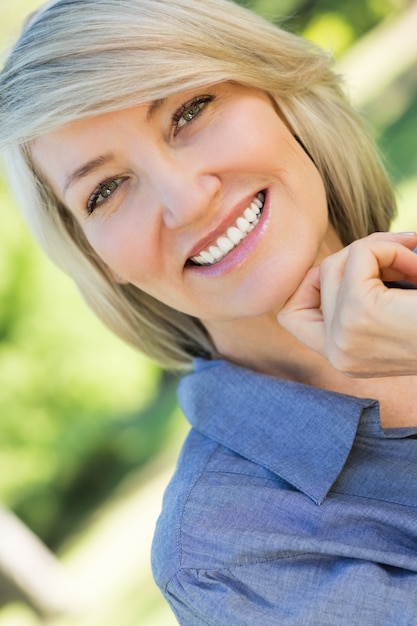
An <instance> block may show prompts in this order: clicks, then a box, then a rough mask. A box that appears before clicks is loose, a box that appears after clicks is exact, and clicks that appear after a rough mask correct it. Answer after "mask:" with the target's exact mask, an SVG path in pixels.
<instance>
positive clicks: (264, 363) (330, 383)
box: [208, 313, 417, 428]
mask: <svg viewBox="0 0 417 626" xmlns="http://www.w3.org/2000/svg"><path fill="white" fill-rule="evenodd" d="M229 324H231V325H232V326H231V327H229ZM232 329H233V330H232ZM208 330H209V332H210V333H211V334H212V337H213V338H214V340H215V343H216V346H217V349H218V351H219V353H220V354H221V355H222V356H224V358H226V359H227V360H229V361H231V362H233V363H235V364H237V365H240V366H242V367H246V368H248V369H251V370H254V371H257V372H261V373H263V374H268V375H272V376H276V377H277V378H284V379H287V380H292V381H295V382H299V383H303V384H306V385H311V386H313V387H318V388H320V389H327V390H328V391H335V392H338V393H344V394H348V395H354V396H359V397H363V398H372V399H375V400H378V401H379V403H380V409H381V424H382V426H383V427H384V428H399V427H407V426H417V384H416V383H417V376H416V377H410V376H402V377H385V378H366V379H358V378H350V377H348V376H345V375H344V374H342V373H341V372H339V371H337V370H335V369H334V368H333V367H332V366H331V365H330V363H329V362H328V361H327V360H326V359H324V358H323V357H321V356H320V355H318V354H316V353H315V352H313V351H312V350H310V349H309V348H307V347H306V346H304V345H303V344H301V343H300V342H299V341H298V340H296V339H295V338H294V337H293V336H292V335H290V334H289V333H288V332H287V331H285V330H284V329H283V328H282V327H281V326H280V325H279V324H278V322H277V320H276V315H275V313H270V314H268V315H263V316H260V317H255V318H248V319H242V320H234V321H233V322H230V323H228V322H222V323H219V324H216V325H215V326H214V325H213V326H211V327H210V328H208ZM410 378H411V381H410ZM410 382H412V383H413V384H410ZM414 389H416V391H415V392H414V391H413V390H414Z"/></svg>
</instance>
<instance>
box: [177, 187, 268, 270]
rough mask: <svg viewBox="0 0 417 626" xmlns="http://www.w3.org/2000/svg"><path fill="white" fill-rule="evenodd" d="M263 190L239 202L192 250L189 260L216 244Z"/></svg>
mask: <svg viewBox="0 0 417 626" xmlns="http://www.w3.org/2000/svg"><path fill="white" fill-rule="evenodd" d="M260 191H261V190H260V189H258V191H255V192H254V193H252V194H251V195H248V196H246V198H244V199H243V200H241V201H240V202H239V204H237V205H236V206H235V207H234V208H233V211H231V212H230V213H228V214H227V216H226V217H224V218H223V219H222V220H221V222H220V223H219V224H218V225H217V226H216V227H215V228H213V229H212V230H211V231H210V232H209V233H207V234H206V235H204V237H202V238H201V239H200V240H199V241H198V242H197V243H196V244H195V245H194V246H193V248H192V249H191V251H190V252H189V253H188V257H187V258H188V259H191V258H192V257H193V256H197V255H198V254H199V253H200V252H201V251H202V250H205V249H206V248H207V246H208V245H209V244H210V245H211V244H213V243H215V242H216V240H217V239H218V238H219V237H220V236H221V235H223V233H225V232H226V231H227V229H228V228H229V227H230V226H233V225H234V223H235V222H236V220H237V218H238V217H239V216H240V215H242V213H243V211H244V210H245V209H247V208H248V207H250V205H251V203H252V200H253V199H254V198H255V197H256V195H257V194H258V193H259V192H260Z"/></svg>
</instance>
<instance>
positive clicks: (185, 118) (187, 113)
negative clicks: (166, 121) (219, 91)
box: [172, 95, 214, 135]
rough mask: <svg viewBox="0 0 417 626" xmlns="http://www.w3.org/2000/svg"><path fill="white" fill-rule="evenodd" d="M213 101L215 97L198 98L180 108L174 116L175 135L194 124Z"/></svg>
mask: <svg viewBox="0 0 417 626" xmlns="http://www.w3.org/2000/svg"><path fill="white" fill-rule="evenodd" d="M213 100H214V96H210V95H205V96H198V97H197V98H194V99H193V100H191V101H190V102H186V103H184V104H183V105H182V106H180V108H179V109H178V111H176V112H175V113H174V115H173V116H172V126H173V128H174V135H176V134H177V133H178V132H179V131H180V130H181V128H183V127H184V126H187V125H188V124H190V123H191V122H193V121H194V120H195V118H196V117H198V115H200V113H201V111H202V110H203V109H204V107H205V106H206V104H207V103H208V102H212V101H213Z"/></svg>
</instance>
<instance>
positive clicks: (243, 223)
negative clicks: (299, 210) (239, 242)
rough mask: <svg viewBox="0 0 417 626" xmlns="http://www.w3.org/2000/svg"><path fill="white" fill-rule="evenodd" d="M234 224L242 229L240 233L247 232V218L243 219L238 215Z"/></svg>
mask: <svg viewBox="0 0 417 626" xmlns="http://www.w3.org/2000/svg"><path fill="white" fill-rule="evenodd" d="M236 226H237V227H238V229H239V230H241V231H242V233H248V232H249V229H250V223H249V222H248V220H245V218H244V217H238V218H237V222H236Z"/></svg>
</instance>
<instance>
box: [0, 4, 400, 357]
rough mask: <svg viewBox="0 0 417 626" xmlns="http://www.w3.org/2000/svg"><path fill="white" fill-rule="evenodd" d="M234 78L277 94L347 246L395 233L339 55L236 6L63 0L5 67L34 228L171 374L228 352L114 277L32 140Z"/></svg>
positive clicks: (23, 195) (23, 198) (3, 131)
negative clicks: (36, 161) (49, 177)
mask: <svg viewBox="0 0 417 626" xmlns="http://www.w3.org/2000/svg"><path fill="white" fill-rule="evenodd" d="M223 81H234V82H237V83H240V84H243V85H246V86H250V87H253V88H258V89H262V90H264V91H267V92H268V93H269V94H270V95H271V96H272V98H273V99H274V100H275V101H276V103H277V106H278V107H279V110H280V111H281V113H282V114H283V116H284V117H285V119H286V120H287V122H288V124H289V126H290V128H291V129H292V131H293V133H294V135H295V136H297V138H298V139H299V141H300V142H301V143H302V145H303V146H304V147H305V149H306V151H307V152H308V154H309V155H310V156H311V158H312V160H313V161H314V163H315V164H316V167H317V168H318V170H319V172H320V173H321V175H322V178H323V180H324V183H325V186H326V190H327V199H328V206H329V214H330V219H331V221H332V223H333V225H334V226H335V228H336V230H337V232H338V233H339V235H340V237H341V239H342V241H343V242H344V243H345V244H348V243H350V242H351V241H352V240H354V239H357V238H359V237H363V236H365V235H367V234H369V233H371V232H373V231H377V230H387V229H388V227H389V223H390V220H391V218H392V216H393V212H394V209H395V200H394V195H393V191H392V188H391V185H390V183H389V181H388V179H387V176H386V174H385V171H384V168H383V166H382V164H381V161H380V157H379V155H378V152H377V150H376V148H375V145H374V142H373V140H372V139H371V138H370V136H369V135H368V133H367V131H366V130H365V128H364V126H363V123H362V121H361V119H360V118H359V116H358V115H357V114H356V113H355V111H354V110H353V109H352V107H351V106H350V104H349V103H348V102H347V100H346V98H345V96H344V94H343V91H342V89H341V87H340V80H339V77H338V76H337V75H336V74H335V73H334V72H333V70H332V60H331V58H329V56H328V55H327V54H326V53H324V52H323V51H320V50H318V49H317V48H316V47H315V46H313V45H312V44H311V43H309V42H307V41H305V40H304V39H302V38H299V37H297V36H295V35H292V34H290V33H288V32H285V31H284V30H282V29H280V28H278V27H276V26H274V25H272V24H270V23H269V22H267V21H265V20H263V19H262V18H260V17H258V16H257V15H255V14H254V13H252V12H250V11H248V10H246V9H243V8H241V7H239V6H237V5H235V4H234V3H233V2H230V1H228V0H204V1H202V0H170V1H169V2H167V1H166V0H56V1H54V2H51V3H49V4H47V5H46V6H45V7H44V8H43V9H41V10H40V11H39V12H38V13H36V14H34V16H33V17H32V18H31V19H30V20H29V21H28V23H27V24H26V26H25V28H24V30H23V32H22V34H21V37H20V39H19V40H18V42H17V43H16V45H15V47H14V49H13V50H12V51H11V52H10V54H9V57H8V59H7V60H6V63H5V66H4V69H3V71H2V73H1V75H0V149H2V150H3V151H4V154H5V159H6V166H7V169H8V173H9V176H10V180H11V183H12V187H13V188H14V191H15V194H16V196H17V201H18V203H19V205H20V206H21V208H22V211H23V213H24V216H25V218H26V220H27V222H28V224H29V226H30V228H31V230H32V232H33V234H34V236H35V237H36V239H37V240H38V241H39V243H40V244H41V246H42V247H43V248H44V249H45V251H46V252H47V254H48V255H49V256H50V257H51V258H52V259H53V261H54V262H55V263H57V264H58V265H59V266H60V267H62V268H63V269H64V271H66V272H67V273H69V274H70V275H71V276H72V278H73V279H74V280H75V282H76V283H77V285H78V287H79V289H80V291H81V293H82V295H83V296H84V298H85V299H86V301H87V303H88V304H89V305H90V306H91V308H92V309H93V310H94V311H95V312H96V313H97V315H98V316H99V317H100V318H101V319H102V320H103V321H104V323H105V324H107V326H109V327H110V328H111V329H112V330H113V331H114V332H115V333H116V334H118V335H119V336H120V337H122V338H123V339H124V340H126V341H128V342H129V343H131V344H133V345H135V346H136V347H138V348H139V349H140V350H142V351H144V352H145V353H146V354H147V355H148V356H150V357H151V358H152V359H154V360H156V361H157V362H159V363H161V364H163V365H164V366H166V367H170V368H187V367H189V365H190V362H191V360H192V359H193V357H195V356H199V355H200V356H206V357H208V358H210V357H213V356H215V348H214V346H213V345H212V342H211V341H210V338H209V337H208V335H207V333H206V331H205V329H204V327H203V326H202V324H201V323H200V321H199V320H197V319H194V318H192V317H190V316H187V315H185V314H183V313H179V312H177V311H175V310H173V309H171V308H169V307H167V306H166V305H164V304H162V303H161V302H158V301H156V300H155V299H153V298H151V297H150V296H149V295H147V294H145V293H143V292H141V291H140V290H139V289H137V288H135V287H133V286H132V285H123V286H122V285H118V284H115V282H114V280H113V279H112V278H111V276H110V275H109V273H108V271H107V269H106V267H105V265H104V264H103V263H102V261H101V260H100V258H98V256H97V255H96V254H95V252H94V251H93V250H92V248H91V247H90V246H89V244H88V242H87V241H86V239H85V237H84V235H83V233H82V230H81V228H80V227H79V225H78V223H77V222H76V220H75V218H74V217H73V216H72V214H71V213H70V212H69V211H68V210H67V209H66V208H65V206H63V205H62V204H61V203H60V202H59V201H58V200H57V199H56V197H55V196H54V194H53V193H52V192H51V190H50V189H49V188H48V185H47V184H46V183H45V182H44V181H42V180H40V179H39V177H38V176H37V174H36V172H35V169H34V167H33V164H32V160H31V154H30V143H31V142H32V141H33V140H34V139H35V138H36V137H39V136H41V135H43V134H45V133H48V132H51V131H52V130H55V129H57V128H58V127H60V126H62V125H64V124H66V123H68V122H71V121H74V120H77V119H80V118H85V117H90V116H93V115H97V114H101V113H106V112H109V111H114V110H118V109H123V108H128V107H132V106H136V105H138V104H142V103H145V102H149V101H152V100H155V99H159V98H165V97H167V96H169V95H170V94H173V93H175V92H178V91H182V90H185V89H190V88H195V87H198V86H203V85H208V84H213V83H218V82H223Z"/></svg>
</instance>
